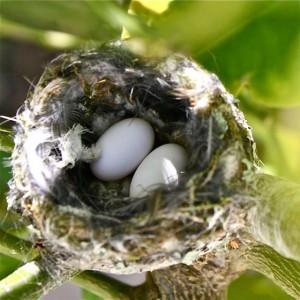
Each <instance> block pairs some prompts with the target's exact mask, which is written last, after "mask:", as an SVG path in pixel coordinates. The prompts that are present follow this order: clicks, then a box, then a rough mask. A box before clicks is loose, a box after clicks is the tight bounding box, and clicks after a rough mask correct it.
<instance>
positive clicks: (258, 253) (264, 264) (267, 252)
mask: <svg viewBox="0 0 300 300" xmlns="http://www.w3.org/2000/svg"><path fill="white" fill-rule="evenodd" d="M241 258H242V259H244V260H245V262H246V266H247V268H248V269H251V270H254V271H257V272H259V273H261V274H263V275H265V276H266V277H268V278H270V279H271V280H272V281H274V283H275V284H277V285H278V286H280V287H281V288H282V289H283V290H284V291H285V292H286V293H288V294H289V295H291V296H293V297H295V298H296V299H300V281H299V278H300V263H299V262H297V261H295V260H292V259H289V258H285V257H283V256H281V255H280V254H278V253H277V252H276V251H274V250H273V249H272V248H271V247H268V246H265V245H255V246H254V247H251V248H249V249H248V250H246V253H245V255H244V256H243V257H241Z"/></svg>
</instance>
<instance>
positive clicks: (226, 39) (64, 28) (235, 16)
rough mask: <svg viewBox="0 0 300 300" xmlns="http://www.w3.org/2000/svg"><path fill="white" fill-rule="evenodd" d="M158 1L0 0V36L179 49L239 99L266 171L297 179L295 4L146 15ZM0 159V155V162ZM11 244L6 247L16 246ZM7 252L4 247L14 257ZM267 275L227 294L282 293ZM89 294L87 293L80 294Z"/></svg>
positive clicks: (3, 141) (204, 6) (299, 92)
mask: <svg viewBox="0 0 300 300" xmlns="http://www.w3.org/2000/svg"><path fill="white" fill-rule="evenodd" d="M141 2H142V1H141ZM166 3H167V4H168V1H166ZM157 5H158V3H157V2H155V1H151V3H150V5H149V3H148V5H147V7H146V6H143V5H142V4H141V3H140V2H133V3H131V5H130V8H131V11H132V12H134V14H135V15H132V14H128V13H127V10H128V7H129V2H128V1H124V4H123V5H119V4H118V3H117V2H114V1H88V0H81V1H73V2H70V1H2V3H1V36H2V38H17V39H23V40H27V41H31V42H34V43H37V44H40V45H42V46H43V47H47V48H55V49H60V50H62V51H63V50H65V49H66V48H76V47H87V46H90V45H94V44H97V43H99V42H101V43H102V42H107V41H108V40H111V39H116V38H118V37H119V36H120V35H121V33H122V31H123V27H125V28H126V30H127V31H128V32H129V34H130V36H131V40H132V41H133V42H132V44H133V45H135V44H134V42H135V43H136V44H138V45H139V47H140V48H143V49H146V51H145V52H147V53H151V54H156V55H157V54H159V53H168V52H169V51H182V52H186V53H188V54H190V55H192V57H193V58H194V59H195V60H197V61H198V62H199V63H201V64H202V65H204V66H205V67H206V68H207V69H208V70H210V71H213V72H215V73H216V74H218V76H219V77H220V78H221V80H222V81H223V82H224V84H225V85H226V86H227V87H228V88H229V90H230V91H231V92H232V93H233V94H235V95H236V96H237V97H238V98H239V99H240V100H241V103H240V105H241V107H242V110H243V112H244V113H245V114H246V116H247V119H248V121H249V123H250V124H251V126H252V127H253V132H254V137H255V140H256V142H257V146H258V152H259V157H260V158H261V159H262V161H263V162H264V164H265V171H267V172H269V173H272V174H275V175H280V176H283V177H286V178H288V179H291V180H294V181H298V182H300V177H299V174H300V155H299V153H300V135H299V132H300V124H299V121H298V119H297V114H296V118H294V119H293V118H290V117H289V116H290V115H291V112H292V111H293V110H297V111H298V114H299V112H300V110H299V107H297V106H299V105H300V84H299V75H298V73H299V71H298V70H299V69H300V57H299V55H300V52H299V44H298V42H299V33H300V31H299V3H298V2H280V1H279V2H277V1H276V2H265V1H258V2H256V1H253V2H252V1H232V2H224V1H220V2H216V1H211V2H210V1H172V2H170V3H169V6H168V5H166V7H165V8H168V9H167V10H166V11H165V12H162V13H156V12H154V10H153V9H154V8H155V7H156V6H157ZM167 6H168V7H167ZM149 7H150V8H149ZM153 52H155V53H153ZM24 98H25V95H24ZM286 115H287V116H288V117H286ZM287 119H288V121H286V120H287ZM293 120H294V121H293ZM9 134H10V132H7V129H6V128H2V129H1V131H0V150H1V151H5V152H9V151H10V150H11V147H12V143H11V139H10V135H9ZM6 157H8V155H7V154H5V153H4V152H1V161H2V160H3V161H4V160H5V158H6ZM0 168H1V195H0V196H1V198H0V200H1V203H0V205H1V210H0V212H1V214H0V215H1V219H2V220H3V221H2V222H1V228H3V229H4V230H7V229H8V228H10V230H11V232H10V233H12V236H20V235H21V236H23V235H24V233H22V232H21V231H20V230H19V231H17V232H16V231H15V230H14V229H13V228H15V222H14V220H13V218H12V217H11V216H10V215H9V214H7V213H6V212H5V211H6V207H5V199H4V198H5V196H4V194H5V192H6V190H7V188H6V186H5V184H4V183H5V182H7V181H8V179H9V169H8V168H6V169H3V165H2V163H1V165H0ZM25 236H26V235H25ZM6 237H8V235H7V236H6ZM1 240H2V242H3V241H5V234H1ZM12 241H13V239H12ZM19 241H21V240H19ZM17 244H18V245H17V246H12V248H13V247H15V248H20V244H19V242H17ZM1 245H3V243H2V244H1ZM28 247H29V248H30V247H31V246H30V245H29V246H28ZM1 249H2V248H1ZM6 249H10V246H7V248H6ZM11 251H12V250H11ZM11 251H10V250H9V251H6V252H4V251H3V250H2V252H4V253H6V254H9V255H11V256H14V255H13V254H12V252H11ZM17 252H18V251H17ZM19 258H20V257H19ZM0 262H1V264H0V265H1V269H0V272H1V274H0V275H1V276H2V277H4V276H5V275H6V274H8V273H10V272H13V271H14V270H15V269H16V268H17V267H19V266H20V263H19V262H18V261H12V260H11V259H10V258H6V256H4V255H1V256H0ZM82 278H85V277H84V276H83V277H82ZM245 278H247V284H245ZM266 280H267V279H266V278H262V277H261V276H258V275H254V274H253V273H248V274H246V275H244V276H243V277H242V278H241V279H239V280H238V281H237V282H235V283H234V284H233V285H232V286H231V289H230V292H229V299H237V298H236V297H237V296H236V295H241V294H240V293H241V292H243V291H244V290H248V292H249V293H250V290H251V289H253V291H254V292H253V297H256V298H255V299H260V298H259V297H261V298H263V297H269V298H268V299H276V297H277V299H278V298H280V299H289V297H288V296H283V294H282V292H281V291H277V292H275V291H276V290H273V288H274V287H273V285H272V283H271V282H270V281H266ZM79 281H80V280H79ZM92 281H93V280H90V282H92ZM248 282H250V285H251V286H252V287H253V288H250V287H249V284H248ZM83 286H84V285H83ZM260 289H261V293H260V295H258V293H259V292H258V291H259V290H260ZM255 293H256V294H255ZM90 297H91V296H90V295H89V294H88V293H86V299H92V298H90ZM245 297H246V296H245ZM245 297H244V298H243V299H247V298H245ZM249 297H250V296H249ZM283 297H286V298H283ZM240 298H242V296H240ZM248 299H250V298H248Z"/></svg>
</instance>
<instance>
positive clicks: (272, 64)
mask: <svg viewBox="0 0 300 300" xmlns="http://www.w3.org/2000/svg"><path fill="white" fill-rule="evenodd" d="M299 37H300V26H299V3H298V2H291V1H289V2H277V3H276V5H272V9H270V10H269V11H267V12H266V13H264V14H262V15H260V16H259V17H258V18H256V19H253V20H252V21H251V22H249V23H248V24H246V25H245V26H244V27H243V28H241V29H240V30H239V31H236V33H235V34H233V35H231V36H230V37H228V38H227V39H226V40H224V41H223V42H222V43H220V44H218V45H216V46H215V47H213V48H211V49H210V51H209V52H206V53H199V54H198V55H196V58H197V60H198V61H199V62H201V63H202V64H203V65H204V66H205V67H206V68H208V69H209V70H211V71H213V72H215V73H217V74H218V75H219V76H220V78H221V80H222V81H223V82H224V83H225V85H227V87H229V89H230V90H231V91H234V88H235V86H236V83H237V82H243V81H244V80H245V78H247V80H248V83H247V85H248V89H247V91H246V92H247V96H248V97H251V100H252V101H255V102H257V105H259V104H264V105H267V106H271V107H289V106H295V105H299V104H300V80H299V79H300V77H299V70H300V51H299ZM242 96H243V95H242Z"/></svg>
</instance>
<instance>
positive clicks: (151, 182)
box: [130, 144, 188, 197]
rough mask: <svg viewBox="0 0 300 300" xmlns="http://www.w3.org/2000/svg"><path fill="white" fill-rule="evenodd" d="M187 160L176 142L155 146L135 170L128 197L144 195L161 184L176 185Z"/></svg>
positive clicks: (185, 154)
mask: <svg viewBox="0 0 300 300" xmlns="http://www.w3.org/2000/svg"><path fill="white" fill-rule="evenodd" d="M187 160H188V156H187V153H186V151H185V150H184V148H182V147H181V146H179V145H177V144H166V145H163V146H160V147H158V148H156V149H155V150H153V151H152V152H151V153H150V154H149V155H148V156H147V157H146V158H145V159H144V160H143V161H142V163H141V164H140V165H139V167H138V168H137V170H136V171H135V173H134V175H133V177H132V180H131V184H130V197H144V196H146V195H148V194H149V192H151V191H152V190H154V189H156V188H158V187H160V186H162V185H174V186H176V185H177V184H178V180H179V175H180V172H181V171H183V169H184V168H185V166H186V164H187Z"/></svg>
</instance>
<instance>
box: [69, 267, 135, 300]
mask: <svg viewBox="0 0 300 300" xmlns="http://www.w3.org/2000/svg"><path fill="white" fill-rule="evenodd" d="M72 282H73V283H75V284H77V285H79V286H80V287H82V288H84V289H87V290H88V291H90V292H92V293H94V294H95V295H97V296H99V297H100V298H103V299H105V300H111V299H114V300H118V299H119V300H129V299H131V298H130V294H131V292H132V291H133V289H134V288H132V287H130V286H128V285H125V284H123V283H120V282H117V281H115V280H113V279H111V278H109V277H107V276H105V275H102V274H101V273H98V272H94V271H85V272H82V273H80V274H78V276H76V277H74V278H73V279H72Z"/></svg>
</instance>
